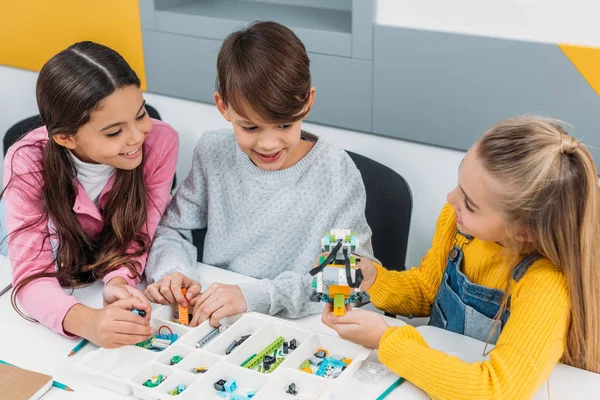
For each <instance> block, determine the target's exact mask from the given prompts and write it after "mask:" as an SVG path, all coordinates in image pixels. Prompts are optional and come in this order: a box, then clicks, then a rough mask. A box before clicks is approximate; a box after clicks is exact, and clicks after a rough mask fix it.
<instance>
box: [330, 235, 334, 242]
mask: <svg viewBox="0 0 600 400" xmlns="http://www.w3.org/2000/svg"><path fill="white" fill-rule="evenodd" d="M329 241H330V242H331V243H335V235H331V234H330V235H329Z"/></svg>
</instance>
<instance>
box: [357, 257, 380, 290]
mask: <svg viewBox="0 0 600 400" xmlns="http://www.w3.org/2000/svg"><path fill="white" fill-rule="evenodd" d="M356 267H357V268H359V269H360V270H361V271H362V274H363V281H362V283H361V284H360V290H362V291H366V290H368V289H369V288H370V287H371V286H373V283H375V279H377V268H375V265H373V262H372V261H371V260H369V259H368V258H361V259H360V261H357V263H356Z"/></svg>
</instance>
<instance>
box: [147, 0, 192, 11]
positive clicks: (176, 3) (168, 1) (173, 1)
mask: <svg viewBox="0 0 600 400" xmlns="http://www.w3.org/2000/svg"><path fill="white" fill-rule="evenodd" d="M141 1H149V2H151V1H154V7H155V9H157V10H165V9H167V8H173V7H181V6H185V5H188V4H192V3H196V2H197V1H198V0H141ZM200 1H202V0H200Z"/></svg>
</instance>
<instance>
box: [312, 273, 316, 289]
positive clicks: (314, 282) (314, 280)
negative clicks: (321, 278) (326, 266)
mask: <svg viewBox="0 0 600 400" xmlns="http://www.w3.org/2000/svg"><path fill="white" fill-rule="evenodd" d="M312 288H313V289H316V288H317V277H316V276H315V277H314V278H313V280H312Z"/></svg>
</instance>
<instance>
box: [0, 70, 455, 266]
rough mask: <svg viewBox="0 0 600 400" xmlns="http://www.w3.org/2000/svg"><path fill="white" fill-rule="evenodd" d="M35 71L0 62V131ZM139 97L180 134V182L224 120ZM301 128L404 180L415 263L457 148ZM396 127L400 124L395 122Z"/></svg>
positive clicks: (30, 93)
mask: <svg viewBox="0 0 600 400" xmlns="http://www.w3.org/2000/svg"><path fill="white" fill-rule="evenodd" d="M36 77H37V73H34V72H30V71H24V70H20V69H14V68H8V67H3V66H0V93H2V96H0V132H2V134H4V132H6V130H7V129H8V128H9V127H10V126H11V125H12V124H14V123H15V122H17V121H19V120H21V119H24V118H26V117H28V116H31V115H34V114H37V109H36V105H35V79H36ZM317 93H318V91H317ZM317 95H318V94H317ZM145 97H146V100H147V101H148V103H149V104H151V105H152V106H154V107H156V109H157V110H158V111H159V112H160V114H161V117H162V119H163V120H164V121H166V122H168V123H169V124H171V125H172V126H173V127H174V128H175V129H176V130H177V131H178V132H179V134H180V141H181V146H180V151H179V165H178V168H177V177H178V181H179V182H181V180H182V179H183V178H184V177H185V176H186V175H187V173H188V172H189V169H190V165H191V159H192V149H193V148H194V145H195V144H196V141H197V140H198V137H199V136H200V135H201V134H202V132H204V131H206V130H212V129H220V128H227V127H228V124H227V121H225V120H224V119H223V118H222V117H221V115H220V114H219V112H218V111H217V109H216V108H215V107H214V106H212V105H208V104H203V103H195V102H191V101H185V100H180V99H174V98H169V97H165V96H159V95H155V94H150V93H147V94H146V95H145ZM303 128H304V129H306V130H308V131H310V132H313V133H315V134H317V135H319V136H321V137H322V138H324V139H326V140H329V141H332V142H334V143H337V144H338V145H339V146H341V147H343V148H345V149H347V150H351V151H354V152H356V153H360V154H363V155H365V156H367V157H370V158H372V159H374V160H377V161H379V162H380V163H382V164H385V165H387V166H388V167H390V168H392V169H393V170H395V171H396V172H398V173H399V174H401V175H402V176H403V177H404V178H405V179H406V180H407V181H408V184H409V185H410V187H411V189H412V193H413V202H414V207H413V217H412V224H411V232H410V238H409V246H408V257H407V263H409V264H413V265H414V264H418V262H419V261H420V259H421V257H422V256H423V255H424V254H425V252H426V251H427V249H428V248H429V245H430V243H431V237H432V235H433V231H434V228H435V221H436V219H437V216H438V213H439V211H440V210H441V208H442V206H443V204H444V202H445V197H446V193H447V192H448V191H449V190H450V189H451V188H453V187H454V185H455V184H456V177H457V172H458V165H459V163H460V160H461V159H462V157H463V153H462V152H459V151H453V150H446V149H441V148H437V147H432V146H425V145H420V144H415V143H409V142H405V141H401V140H397V139H390V138H384V137H379V136H374V135H367V134H364V133H358V132H353V131H348V130H344V129H338V128H332V127H326V126H320V125H315V124H309V123H305V124H304V127H303ZM398 129H402V127H401V126H398Z"/></svg>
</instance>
